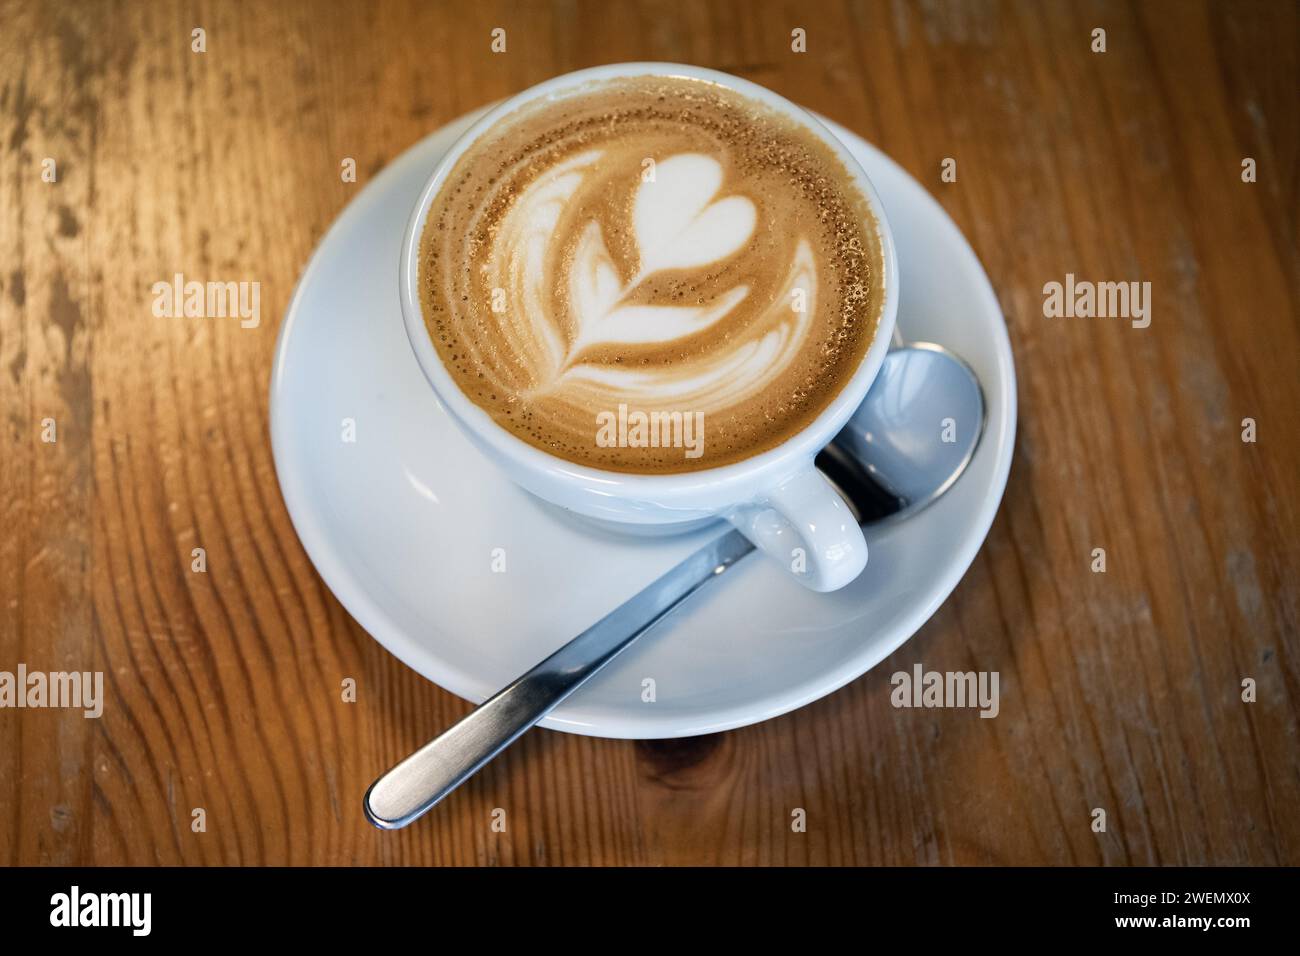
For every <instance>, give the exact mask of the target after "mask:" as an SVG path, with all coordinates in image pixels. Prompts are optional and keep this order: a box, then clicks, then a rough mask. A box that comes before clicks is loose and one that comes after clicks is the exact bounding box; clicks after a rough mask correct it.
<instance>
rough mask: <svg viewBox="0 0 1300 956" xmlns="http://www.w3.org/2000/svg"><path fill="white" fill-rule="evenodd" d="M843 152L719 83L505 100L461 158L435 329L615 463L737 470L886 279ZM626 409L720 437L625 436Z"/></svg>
mask: <svg viewBox="0 0 1300 956" xmlns="http://www.w3.org/2000/svg"><path fill="white" fill-rule="evenodd" d="M882 261H883V254H882V252H881V247H880V239H879V235H878V233H877V229H876V224H875V222H874V220H873V218H872V216H871V212H870V210H869V208H868V207H867V204H866V201H865V200H864V199H863V198H862V196H861V195H860V194H859V193H858V192H857V190H856V187H855V186H854V185H853V183H852V180H851V178H850V176H849V173H848V172H847V170H845V169H844V167H843V164H842V163H841V162H840V160H839V158H838V157H837V156H836V155H835V154H834V153H833V152H832V151H831V150H830V149H829V148H828V147H827V146H826V145H825V144H824V143H822V142H821V141H820V140H819V139H817V138H816V137H815V136H814V135H812V134H811V133H809V132H808V131H806V130H805V129H803V128H802V127H800V126H799V125H798V124H796V123H795V122H793V121H792V120H790V119H788V118H787V117H785V116H784V115H782V114H780V113H777V112H776V111H774V110H770V109H769V108H767V107H765V106H763V105H760V104H757V103H755V102H753V101H751V100H749V99H748V98H745V97H742V96H740V95H739V94H737V93H734V92H731V91H728V90H725V89H723V88H721V87H718V86H716V85H714V84H710V83H706V82H702V81H698V80H687V79H664V78H656V77H644V78H630V79H624V80H613V81H607V82H603V83H600V84H598V85H595V86H592V87H591V88H589V89H585V90H581V91H578V92H576V93H572V94H569V95H566V96H563V97H561V98H559V99H555V100H551V101H546V102H542V103H540V104H536V105H531V106H528V107H525V108H523V109H522V110H520V111H517V112H516V113H514V114H511V115H510V116H508V117H506V118H505V119H504V120H503V121H502V122H500V123H498V124H497V127H496V128H494V129H493V130H491V131H489V132H488V133H487V134H485V135H484V136H483V137H482V138H480V139H479V140H478V141H477V142H476V143H475V144H474V145H473V146H471V147H470V148H469V150H467V151H466V153H465V154H464V155H462V156H461V157H460V159H459V160H458V162H457V163H456V165H455V167H454V168H453V169H452V171H451V173H450V175H449V176H448V177H447V179H446V180H445V181H444V183H443V185H442V187H441V190H440V192H439V193H438V195H437V197H436V198H435V200H434V202H433V204H432V207H431V208H430V211H429V215H428V218H427V220H426V224H425V228H424V233H423V236H422V238H421V246H420V294H421V307H422V309H423V313H424V317H425V321H426V324H427V326H428V328H429V331H430V334H431V336H432V339H433V341H434V344H435V346H436V347H437V349H438V352H439V354H440V356H441V358H442V360H443V362H444V364H445V365H446V367H447V368H448V370H449V371H450V372H451V374H452V376H453V377H454V379H455V380H456V382H457V384H458V386H459V387H460V388H461V389H462V390H463V391H464V392H465V393H466V395H468V396H469V397H470V398H471V399H472V400H473V401H474V402H475V403H476V404H477V405H479V406H480V407H482V408H483V409H485V410H486V411H487V412H488V413H489V414H490V415H491V416H492V417H493V418H494V419H495V420H496V421H497V423H498V424H500V425H501V426H503V427H505V428H506V429H508V430H510V431H511V432H513V433H514V434H515V435H517V436H518V437H520V438H522V439H523V440H525V441H527V442H529V443H531V444H533V445H536V446H538V447H540V448H542V449H544V450H546V451H548V452H551V453H553V454H556V455H559V456H561V457H563V458H566V459H568V460H570V461H574V462H577V463H581V464H586V465H590V466H593V467H597V468H603V469H608V470H614V471H624V472H646V473H657V472H675V471H688V470H695V469H699V468H710V467H717V466H719V465H723V464H728V463H730V462H734V461H739V460H742V459H744V458H747V457H750V456H752V455H754V454H757V453H759V452H761V451H764V450H766V449H768V448H771V447H774V446H775V445H777V444H780V443H781V442H782V441H784V440H785V439H786V438H788V437H790V436H791V435H793V434H795V433H796V432H798V431H799V430H801V429H802V428H804V427H805V426H806V425H808V424H810V423H811V422H812V421H813V419H814V418H816V416H817V415H818V413H820V412H821V411H822V410H823V409H824V408H825V407H826V405H827V404H828V403H829V402H830V401H831V400H832V399H833V398H834V396H835V395H836V394H838V392H839V390H840V389H841V388H842V387H843V385H844V384H845V383H846V382H847V381H848V379H849V378H850V377H851V376H852V374H853V371H854V370H855V369H856V367H857V365H858V363H859V362H860V361H861V359H862V356H863V354H864V353H865V351H866V349H867V347H868V345H869V344H870V342H871V339H872V336H873V334H874V331H875V326H876V323H877V321H878V317H879V313H880V311H881V305H882V301H883V296H884V289H883V288H882V287H881V281H882V279H883V267H882ZM620 408H622V409H624V411H625V412H626V410H627V409H635V410H638V411H639V412H643V413H645V414H647V415H652V414H653V413H655V412H657V411H660V412H667V411H668V410H672V411H673V413H674V414H678V413H684V414H687V415H690V416H694V418H693V419H692V420H699V421H702V422H703V428H704V432H703V437H702V442H701V444H700V449H702V451H701V452H700V453H697V454H696V455H694V456H693V457H687V456H685V455H683V453H682V450H681V448H680V447H672V446H671V445H660V446H659V447H640V446H639V447H611V446H610V444H609V443H608V442H598V441H597V422H598V420H600V419H601V418H602V416H608V415H610V414H613V413H615V412H616V411H617V410H619V409H620Z"/></svg>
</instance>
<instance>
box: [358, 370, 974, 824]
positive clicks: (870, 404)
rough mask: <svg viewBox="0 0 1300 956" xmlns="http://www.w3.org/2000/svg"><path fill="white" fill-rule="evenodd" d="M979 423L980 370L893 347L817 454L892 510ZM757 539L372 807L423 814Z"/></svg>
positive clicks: (717, 545)
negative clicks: (854, 408)
mask: <svg viewBox="0 0 1300 956" xmlns="http://www.w3.org/2000/svg"><path fill="white" fill-rule="evenodd" d="M949 420H951V421H949ZM983 430H984V396H983V393H982V392H981V390H980V386H979V380H978V379H977V378H976V377H975V373H974V372H973V371H971V369H970V368H969V367H968V366H967V365H966V364H965V363H964V362H963V361H962V360H961V359H959V358H957V357H956V356H955V355H953V354H952V353H951V352H948V351H947V350H946V349H944V348H942V347H941V346H937V345H928V344H919V345H912V346H907V347H903V348H898V349H895V350H893V351H891V352H890V353H889V354H888V355H887V356H886V358H885V362H884V365H883V366H882V367H881V371H880V374H879V376H878V377H877V378H876V381H875V382H874V383H873V384H872V386H871V391H870V392H869V393H868V394H867V397H866V399H865V400H864V401H863V403H862V405H861V406H860V407H859V408H858V410H857V411H856V412H854V414H853V417H852V418H851V419H849V423H848V425H846V426H845V427H844V429H843V430H842V431H841V432H840V433H839V435H837V436H836V437H835V440H834V441H833V442H832V443H831V445H830V446H828V447H827V448H826V450H825V451H823V452H822V453H821V454H820V455H818V456H817V466H818V468H820V469H821V470H822V472H823V473H824V474H825V475H826V477H827V478H829V479H830V480H831V481H832V482H833V483H834V484H835V486H836V487H837V488H838V489H839V491H840V493H841V495H842V496H843V497H844V499H845V501H846V502H847V503H848V504H849V507H850V508H852V509H853V512H854V515H855V516H856V517H857V519H858V521H859V522H861V523H863V524H868V525H869V524H875V523H877V522H880V521H884V520H896V519H897V518H898V517H900V516H904V515H910V514H914V513H915V512H916V511H918V510H920V509H921V508H924V507H925V506H926V505H928V504H930V503H931V502H933V501H934V500H936V499H937V498H938V497H939V496H940V495H942V494H943V493H944V492H945V491H947V490H948V489H949V488H950V487H952V485H953V483H954V482H955V481H956V480H957V478H958V476H960V475H961V473H962V472H963V471H964V470H965V469H966V466H967V464H969V463H970V460H971V458H972V457H973V456H974V454H975V448H976V446H977V445H978V444H979V440H980V437H981V435H982V434H983ZM949 439H951V440H949ZM753 550H754V546H753V545H752V544H751V543H750V542H749V539H748V538H746V537H745V536H744V535H742V534H741V533H740V532H739V531H730V532H728V533H727V534H724V535H722V536H720V537H719V538H717V539H716V540H714V541H712V542H710V543H709V544H707V545H705V546H704V547H703V548H701V549H700V550H699V551H696V552H695V553H694V554H692V555H691V556H690V557H688V558H687V559H686V560H684V561H683V562H681V563H680V564H679V565H677V566H676V567H675V568H673V569H672V570H671V571H669V572H668V573H667V574H665V575H663V577H661V578H659V579H658V580H657V581H655V582H654V583H653V584H650V585H649V586H647V587H646V588H645V589H643V590H642V591H641V592H640V593H639V594H637V595H636V596H635V597H632V598H631V599H629V600H628V601H627V602H625V603H624V604H623V605H622V606H620V607H618V608H616V609H615V610H614V611H612V612H611V613H609V614H608V615H606V616H605V617H604V618H602V619H601V620H599V621H597V622H596V623H595V624H593V625H592V626H591V627H589V628H587V630H585V631H583V632H582V633H581V634H579V635H578V636H577V637H575V638H574V639H573V640H571V641H569V643H567V644H565V645H564V646H563V647H561V648H560V649H559V650H558V651H556V652H555V653H554V654H552V655H551V656H550V657H548V658H546V660H544V661H542V662H541V663H540V664H538V665H537V666H536V667H534V668H533V669H532V670H530V671H528V672H527V673H526V674H524V675H523V676H521V677H519V678H517V679H516V680H515V681H514V682H513V683H512V684H510V686H508V687H506V688H505V689H504V690H501V691H499V692H498V693H497V694H496V695H495V696H493V697H491V698H490V699H488V700H487V701H485V702H484V703H482V704H481V705H479V707H478V708H477V709H475V710H474V711H473V712H472V713H471V714H469V716H467V717H465V718H464V719H462V720H461V721H460V722H459V723H456V724H453V725H452V726H451V727H450V728H448V729H447V730H445V731H444V732H443V733H442V735H441V736H439V737H437V738H435V739H434V740H432V741H430V742H429V743H427V744H425V745H424V746H423V747H421V748H420V749H419V750H417V751H416V752H415V753H413V754H411V756H409V757H407V758H406V759H405V760H403V761H402V762H401V763H399V764H397V766H395V767H393V768H392V769H391V770H389V771H388V772H387V773H386V774H384V775H383V776H381V777H380V778H379V779H378V780H376V781H375V782H374V783H373V784H371V785H370V789H369V790H367V791H366V797H365V811H366V817H367V818H368V819H369V820H370V822H371V823H373V824H374V825H375V826H377V827H380V828H382V829H385V830H396V829H398V828H400V827H404V826H406V825H407V824H408V823H411V822H412V821H414V820H416V819H418V818H419V817H421V816H423V815H424V814H425V813H427V812H428V811H429V810H430V809H432V808H433V807H434V805H436V804H437V803H438V802H439V801H440V800H442V798H443V797H445V796H447V794H449V793H451V791H453V790H454V789H456V788H457V787H458V786H460V785H461V784H462V783H464V782H465V781H466V780H467V779H469V778H470V777H471V776H473V774H474V773H476V772H477V771H478V769H479V768H480V767H482V766H483V765H484V764H486V763H487V762H488V761H489V760H491V759H492V758H493V757H495V756H496V755H497V754H498V753H500V752H501V751H502V750H504V749H505V748H506V747H508V746H509V745H510V744H512V743H513V742H514V741H515V740H516V739H517V738H518V737H519V736H520V735H521V734H523V733H524V731H526V730H528V729H529V728H530V727H532V726H533V725H534V724H536V723H537V722H538V721H539V720H541V719H542V718H543V717H545V716H546V715H547V714H548V713H550V712H551V710H552V709H554V708H555V706H556V705H557V704H559V703H560V702H561V701H563V700H564V699H565V698H566V697H568V696H569V695H570V694H572V693H573V692H574V691H575V690H577V689H578V688H579V687H581V686H582V685H583V684H584V683H585V682H586V681H587V680H588V679H589V678H591V677H592V676H593V675H594V674H596V672H597V671H599V670H600V669H601V668H603V667H604V666H605V665H606V664H608V663H609V662H610V661H612V660H613V659H614V658H615V657H617V656H618V655H619V654H620V653H621V652H622V651H624V650H626V649H627V647H628V646H629V645H631V644H632V642H633V641H635V640H636V639H637V638H638V637H640V636H641V635H642V634H644V633H646V632H647V631H649V630H650V629H651V628H652V627H654V626H655V625H656V624H658V623H659V622H660V621H661V620H663V619H664V617H666V616H667V615H668V614H669V612H671V611H672V610H673V609H674V608H676V607H677V606H678V605H680V604H681V603H682V602H683V601H685V600H686V599H687V598H688V597H690V596H691V595H692V594H694V593H695V592H696V591H698V590H699V589H700V588H702V587H703V586H704V585H706V584H707V583H708V582H709V581H711V580H713V579H714V578H716V577H719V576H721V575H722V574H723V573H724V572H726V570H727V569H728V568H730V567H731V566H732V565H733V564H735V563H736V562H737V561H739V560H740V559H741V558H743V557H744V556H745V555H747V554H749V553H750V552H751V551H753Z"/></svg>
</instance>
